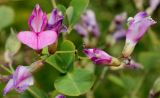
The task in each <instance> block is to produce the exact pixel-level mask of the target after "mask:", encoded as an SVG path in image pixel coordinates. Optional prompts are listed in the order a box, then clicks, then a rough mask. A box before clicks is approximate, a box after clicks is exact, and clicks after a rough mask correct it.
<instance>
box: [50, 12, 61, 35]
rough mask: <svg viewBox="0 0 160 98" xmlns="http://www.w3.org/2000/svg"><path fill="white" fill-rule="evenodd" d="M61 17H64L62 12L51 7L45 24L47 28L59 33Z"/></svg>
mask: <svg viewBox="0 0 160 98" xmlns="http://www.w3.org/2000/svg"><path fill="white" fill-rule="evenodd" d="M63 19H64V17H63V15H62V13H61V12H59V11H58V10H57V9H53V10H52V13H51V16H50V18H49V21H48V24H47V30H54V31H55V32H57V34H59V32H60V30H61V27H62V22H63Z"/></svg>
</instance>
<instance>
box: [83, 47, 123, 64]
mask: <svg viewBox="0 0 160 98" xmlns="http://www.w3.org/2000/svg"><path fill="white" fill-rule="evenodd" d="M83 52H84V53H85V54H86V56H87V57H89V58H90V59H91V60H92V61H93V62H94V63H95V64H102V65H106V64H107V65H114V66H119V65H120V62H119V60H118V59H116V58H114V57H112V56H110V55H109V54H107V53H106V52H104V51H102V50H100V49H96V48H94V49H84V50H83Z"/></svg>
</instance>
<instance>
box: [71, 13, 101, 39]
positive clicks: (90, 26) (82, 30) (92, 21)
mask: <svg viewBox="0 0 160 98" xmlns="http://www.w3.org/2000/svg"><path fill="white" fill-rule="evenodd" d="M74 29H75V30H76V31H77V32H78V33H79V34H80V35H82V36H84V37H85V36H88V34H89V32H91V33H92V34H93V35H94V36H95V37H99V35H100V32H99V27H98V24H97V22H96V18H95V14H94V12H93V11H92V10H86V11H85V13H84V14H83V15H82V16H81V23H79V24H77V25H75V27H74Z"/></svg>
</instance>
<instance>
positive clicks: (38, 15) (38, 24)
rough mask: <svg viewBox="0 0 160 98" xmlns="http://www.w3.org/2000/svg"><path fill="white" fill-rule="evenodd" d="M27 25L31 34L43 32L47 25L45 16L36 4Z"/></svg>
mask: <svg viewBox="0 0 160 98" xmlns="http://www.w3.org/2000/svg"><path fill="white" fill-rule="evenodd" d="M28 24H29V26H30V29H31V30H32V31H33V32H36V33H39V32H41V31H43V30H44V29H45V27H46V25H47V16H46V14H45V13H43V11H42V9H41V8H40V6H39V5H38V4H37V5H36V6H35V8H34V10H33V12H32V15H31V16H30V18H29V21H28Z"/></svg>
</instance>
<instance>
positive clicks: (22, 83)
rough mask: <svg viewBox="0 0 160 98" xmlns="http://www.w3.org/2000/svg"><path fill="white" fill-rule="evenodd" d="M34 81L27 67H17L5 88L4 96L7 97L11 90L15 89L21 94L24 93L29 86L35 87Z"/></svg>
mask: <svg viewBox="0 0 160 98" xmlns="http://www.w3.org/2000/svg"><path fill="white" fill-rule="evenodd" d="M33 83H34V80H33V77H32V75H31V73H30V70H29V69H28V68H27V67H26V66H19V67H17V69H16V71H15V72H14V73H13V76H12V78H11V79H10V80H9V82H8V84H7V85H6V87H5V88H4V91H3V95H6V93H8V92H9V91H10V90H12V89H15V90H16V91H18V92H19V93H22V92H24V91H25V90H26V89H27V88H28V86H31V85H33Z"/></svg>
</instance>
